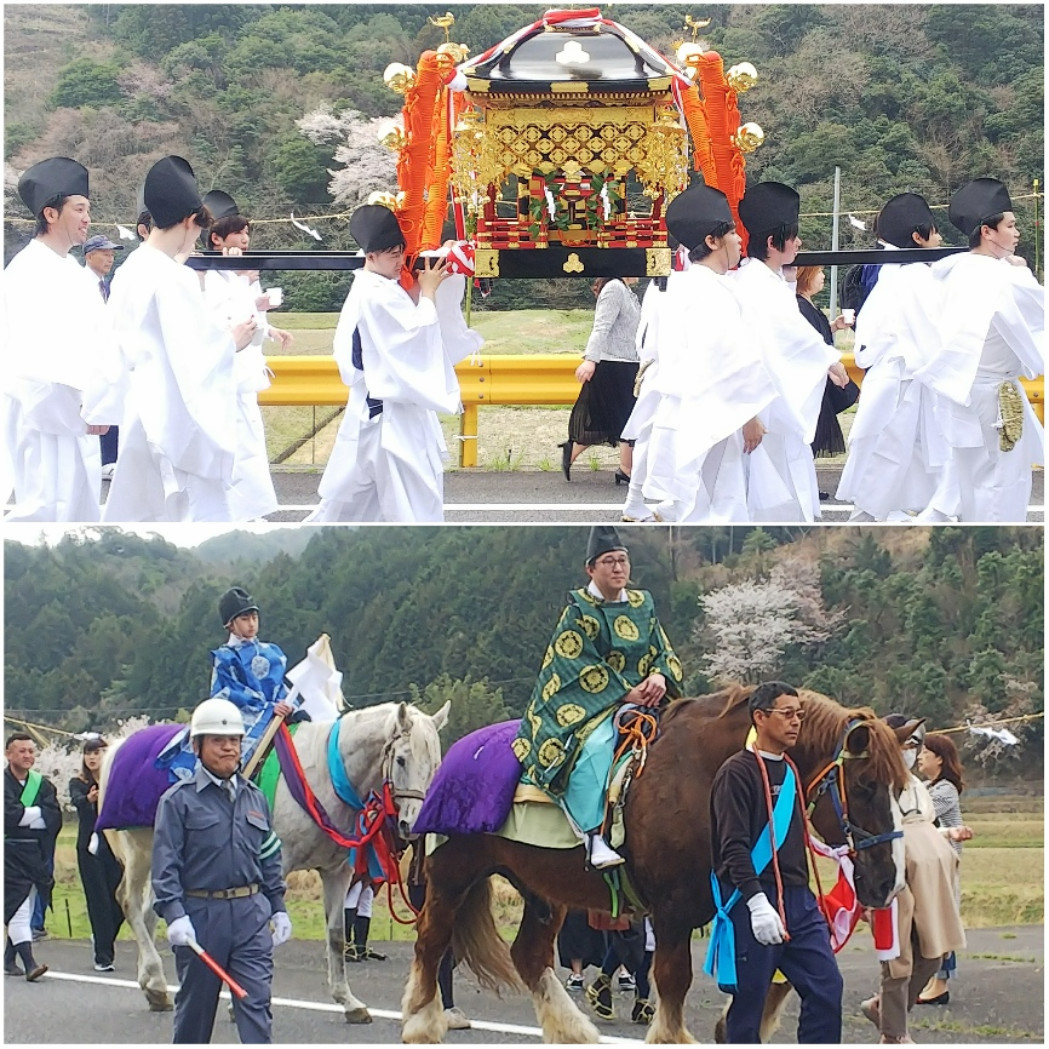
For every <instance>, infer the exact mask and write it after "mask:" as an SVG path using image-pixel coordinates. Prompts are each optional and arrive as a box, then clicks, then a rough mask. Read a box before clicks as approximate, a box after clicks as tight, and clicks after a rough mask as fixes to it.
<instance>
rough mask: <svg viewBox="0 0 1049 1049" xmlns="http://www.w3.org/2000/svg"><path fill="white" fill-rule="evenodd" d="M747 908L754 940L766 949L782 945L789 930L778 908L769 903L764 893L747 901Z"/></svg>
mask: <svg viewBox="0 0 1049 1049" xmlns="http://www.w3.org/2000/svg"><path fill="white" fill-rule="evenodd" d="M747 907H748V908H749V909H750V928H751V931H752V932H753V933H754V939H755V940H757V941H758V943H763V944H764V945H765V946H766V947H771V946H772V945H773V944H774V943H782V942H783V940H784V939H785V937H786V935H787V930H786V929H784V928H783V922H782V921H781V920H780V916H779V914H778V913H777V912H776V908H775V907H773V906H772V904H771V903H769V898H768V897H767V896H766V895H765V894H764V893H763V892H759V893H758V894H757V895H756V896H751V898H750V899H749V900H747Z"/></svg>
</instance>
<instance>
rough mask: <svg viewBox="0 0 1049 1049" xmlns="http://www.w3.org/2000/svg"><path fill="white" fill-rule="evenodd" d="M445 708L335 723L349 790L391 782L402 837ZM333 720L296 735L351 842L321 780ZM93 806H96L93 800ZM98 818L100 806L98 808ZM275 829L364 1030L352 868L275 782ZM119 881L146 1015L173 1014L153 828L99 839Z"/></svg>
mask: <svg viewBox="0 0 1049 1049" xmlns="http://www.w3.org/2000/svg"><path fill="white" fill-rule="evenodd" d="M449 705H450V704H449V703H445V705H444V706H443V707H441V709H440V710H439V711H437V713H436V714H434V715H432V716H431V715H429V714H424V713H423V712H422V711H421V710H419V709H417V708H416V707H414V706H411V705H410V704H408V703H382V704H379V705H378V706H374V707H366V708H365V709H363V710H353V711H350V712H348V713H346V714H343V715H342V717H340V718H339V720H338V722H337V725H338V733H339V741H338V746H339V755H340V758H341V760H342V765H343V768H344V769H345V770H346V775H347V777H348V778H349V781H350V783H351V784H352V785H353V787H354V789H355V790H356V792H357V795H358V797H360V798H361V799H362V800H363V799H366V798H367V797H368V794H369V793H370V792H371V791H372V790H379V791H381V789H382V785H383V782H384V781H386V780H389V782H390V783H391V793H392V795H393V799H394V802H395V804H396V805H397V808H398V832H399V834H400V836H401V837H402V838H405V839H407V837H408V835H409V832H410V830H411V827H412V825H413V824H414V822H415V820H416V817H417V816H418V814H419V809H420V807H421V806H422V800H423V797H424V796H425V794H426V790H427V788H428V787H429V785H430V781H431V780H432V779H433V775H434V772H436V770H437V766H438V765H439V764H440V761H441V743H440V740H439V739H438V736H437V733H438V732H439V731H440V730H441V729H442V728H443V727H444V725H445V724H446V722H447V720H448V708H449ZM331 729H332V723H331V722H327V723H325V722H303V723H302V724H300V725H299V727H298V730H297V731H296V734H295V749H296V751H297V752H298V755H299V760H300V762H301V764H302V769H303V772H304V773H305V775H306V779H307V781H308V783H309V785H310V787H311V788H312V790H313V792H314V794H315V795H316V796H317V799H318V800H319V801H320V803H321V805H322V806H323V807H324V809H325V811H326V812H327V813H328V815H329V816H330V817H331V821H332V823H333V824H334V825H335V826H336V827H337V828H338V829H339V830H340V832H341V833H343V834H344V835H345V836H347V837H353V836H354V831H353V818H354V813H353V810H352V809H350V808H349V807H348V806H347V805H345V804H344V803H343V802H342V801H340V800H339V798H338V796H337V795H336V793H335V790H334V788H333V786H332V781H331V775H330V773H329V772H328V758H327V745H328V735H329V732H330V731H331ZM117 750H118V745H114V746H112V747H110V748H109V752H108V753H107V754H106V758H105V761H104V763H103V766H102V769H101V775H100V792H101V794H102V795H104V793H105V791H106V790H107V789H116V785H113V786H112V787H108V779H109V771H110V768H111V767H112V763H113V758H114V756H115V754H116V752H117ZM100 800H101V799H100ZM99 808H100V810H101V804H100V806H99ZM273 829H274V831H275V832H276V833H277V836H278V837H279V838H280V839H281V842H282V844H283V848H282V854H283V873H284V875H285V876H287V875H288V874H289V873H290V872H291V871H298V870H316V871H318V872H319V873H320V876H321V882H322V884H323V886H324V914H325V918H326V919H327V929H328V937H327V956H328V984H329V986H330V988H331V994H332V997H333V998H334V999H335V1001H336V1002H338V1003H339V1004H340V1005H341V1006H342V1007H343V1009H344V1011H345V1014H346V1021H347V1022H348V1023H371V1019H372V1018H371V1014H370V1013H369V1012H368V1007H367V1006H366V1005H365V1004H364V1003H363V1002H362V1001H361V1000H360V999H359V998H357V997H356V996H355V995H354V994H353V992H352V991H351V990H350V986H349V982H348V981H347V979H346V961H345V958H344V956H343V950H344V948H345V933H344V925H343V903H344V901H345V897H346V890H347V889H348V888H349V886H350V880H351V877H352V873H353V872H352V870H351V869H350V866H349V864H348V862H347V850H346V849H345V848H343V847H341V846H339V845H336V844H335V843H334V842H333V841H332V840H331V839H330V838H328V837H327V835H326V834H325V833H324V831H323V830H321V828H319V827H318V826H316V824H315V823H314V822H313V820H312V819H311V818H310V816H309V815H308V814H307V813H306V812H304V811H303V810H302V809H301V808H300V807H299V805H298V804H297V803H296V801H295V800H294V798H293V797H292V796H291V793H290V791H289V789H288V786H287V784H286V782H285V780H284V776H283V775H282V776H281V778H280V780H279V781H278V784H277V792H276V796H275V799H274V806H273ZM104 833H105V834H106V837H107V838H108V840H109V843H110V845H111V846H112V849H113V852H114V854H115V855H116V857H117V859H118V860H119V861H120V862H121V863H122V864H123V865H124V877H123V879H122V880H121V883H120V886H119V888H118V890H117V898H118V900H119V902H120V905H121V907H122V908H123V910H124V915H125V917H126V918H127V922H128V925H129V927H130V928H131V931H132V933H133V934H134V937H135V941H136V943H137V944H138V984H139V986H140V987H141V988H142V990H143V991H144V992H145V995H146V1000H147V1001H148V1002H149V1007H150V1009H151V1010H153V1011H157V1012H160V1011H165V1010H168V1009H171V1007H172V1002H171V998H170V996H169V994H168V991H167V982H166V980H165V979H164V970H163V967H162V965H161V961H160V955H159V954H158V953H157V948H156V944H155V943H154V942H153V935H154V931H155V929H156V923H157V917H156V914H155V912H154V910H153V899H154V897H153V889H152V884H151V879H150V863H151V857H152V851H153V828H152V827H139V828H132V829H129V830H107V831H105V832H104Z"/></svg>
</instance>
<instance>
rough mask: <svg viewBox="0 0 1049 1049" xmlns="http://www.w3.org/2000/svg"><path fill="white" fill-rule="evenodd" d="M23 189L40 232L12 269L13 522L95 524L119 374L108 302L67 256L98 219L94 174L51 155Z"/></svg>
mask: <svg viewBox="0 0 1049 1049" xmlns="http://www.w3.org/2000/svg"><path fill="white" fill-rule="evenodd" d="M18 193H19V196H20V197H21V198H22V200H23V202H24V203H25V205H26V206H27V207H28V208H29V210H30V211H31V212H32V214H33V215H34V216H35V217H36V233H35V236H34V237H33V239H32V240H31V241H30V242H29V243H28V244H27V245H26V246H25V247H24V248H23V249H22V250H21V251H20V252H19V253H18V254H17V255H16V256H15V257H14V259H12V260H11V264H10V265H9V266H8V267H7V270H6V271H5V273H4V328H5V338H4V348H5V353H6V361H5V365H4V394H3V413H4V422H3V441H4V451H3V467H2V471H0V488H2V490H3V498H4V501H5V502H6V500H7V497H8V496H9V495H10V493H11V490H12V488H13V489H14V499H15V505H14V509H13V510H12V511H11V513H9V514H8V515H7V518H6V520H7V521H9V522H18V521H84V522H92V521H97V520H98V519H99V500H100V498H101V489H102V460H101V455H100V450H99V444H98V435H101V434H103V433H105V432H106V431H107V430H108V429H109V426H108V424H109V423H113V422H116V421H117V420H116V418H114V417H107V415H106V410H105V406H104V404H103V403H102V401H101V399H102V397H103V395H104V393H105V391H106V388H107V385H108V383H109V382H110V381H111V380H112V379H113V377H114V374H113V367H112V365H111V362H110V360H109V357H110V356H111V354H112V351H111V348H110V347H109V345H108V339H107V337H106V315H105V310H104V303H103V302H102V298H101V296H100V295H99V294H98V291H97V289H96V288H94V287H92V286H90V285H89V283H88V281H86V280H85V279H84V271H83V270H82V269H81V268H80V266H79V265H78V264H77V262H76V260H75V259H74V258H73V256H72V255H70V254H69V250H70V248H72V247H73V246H74V245H80V244H83V243H84V242H85V240H86V239H87V232H88V228H89V226H90V222H91V203H90V201H89V199H88V172H87V169H86V168H85V167H83V166H82V165H81V164H78V163H77V162H76V161H75V160H71V159H69V158H68V157H51V158H50V159H48V160H43V161H41V162H40V163H39V164H34V165H33V166H32V167H31V168H29V169H27V170H26V172H25V173H24V174H23V175H22V177H21V179H20V180H19V183H18Z"/></svg>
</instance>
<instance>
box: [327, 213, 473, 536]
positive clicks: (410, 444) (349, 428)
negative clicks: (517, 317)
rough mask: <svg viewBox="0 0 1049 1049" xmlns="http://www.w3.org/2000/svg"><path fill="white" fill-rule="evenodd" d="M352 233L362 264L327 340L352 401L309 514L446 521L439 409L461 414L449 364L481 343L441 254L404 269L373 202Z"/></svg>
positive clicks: (393, 227) (400, 243) (401, 247)
mask: <svg viewBox="0 0 1049 1049" xmlns="http://www.w3.org/2000/svg"><path fill="white" fill-rule="evenodd" d="M350 233H351V234H352V236H353V238H354V240H356V241H357V243H358V244H359V245H360V247H361V250H362V251H363V252H364V258H365V262H364V268H363V269H361V270H358V271H357V273H356V275H355V276H354V278H353V286H352V287H351V288H350V294H349V296H348V297H347V299H346V303H345V305H344V306H343V308H342V313H341V314H340V316H339V325H338V327H337V328H336V330H335V341H334V353H335V360H336V361H337V362H338V365H339V373H340V374H341V376H342V381H343V382H344V383H345V384H346V385H347V386H348V387H349V399H348V401H347V405H346V413H345V415H344V416H343V419H342V423H341V425H340V426H339V433H338V436H337V437H336V439H335V447H334V449H333V450H332V454H331V457H330V458H329V460H328V465H327V466H326V467H325V470H324V476H323V477H322V478H321V483H320V496H321V502H320V506H318V508H317V509H316V510H315V511H314V512H313V513H312V514H310V516H309V517H308V518H307V520H308V521H325V522H328V521H443V520H444V460H445V459H446V458H447V455H448V450H447V448H446V446H445V443H444V436H443V434H442V433H441V424H440V421H439V419H438V412H452V413H455V412H459V411H460V410H461V407H462V405H461V401H460V398H459V380H458V379H457V377H456V374H455V364H456V363H457V362H458V361H461V360H462V359H463V358H464V357H467V356H469V355H470V354H471V353H476V352H477V351H478V350H479V349H480V347H481V345H482V342H483V340H482V339H481V337H480V336H479V335H478V334H477V333H476V332H474V331H472V330H471V329H469V328H467V327H466V323H465V322H464V320H463V316H462V312H461V309H460V304H461V302H462V297H463V293H464V291H465V288H466V279H465V277H462V276H452V275H451V274H450V273H449V272H448V271H447V270H446V269H445V261H444V259H440V260H439V261H438V262H436V264H434V263H431V261H430V260H427V261H426V268H425V269H423V270H421V271H419V272H418V274H416V275H415V276H414V277H413V276H412V275H411V274H406V273H405V271H404V262H405V250H406V242H405V237H404V233H403V232H402V231H401V227H400V225H399V223H398V221H397V216H396V215H395V214H394V213H393V212H392V211H390V210H389V208H385V207H383V206H381V205H379V204H365V205H363V206H362V207H359V208H358V209H357V210H356V211H355V212H354V213H353V217H352V218H351V219H350ZM402 281H403V283H402ZM406 285H407V288H406ZM445 285H446V286H447V287H445V288H444V290H443V291H442V286H445Z"/></svg>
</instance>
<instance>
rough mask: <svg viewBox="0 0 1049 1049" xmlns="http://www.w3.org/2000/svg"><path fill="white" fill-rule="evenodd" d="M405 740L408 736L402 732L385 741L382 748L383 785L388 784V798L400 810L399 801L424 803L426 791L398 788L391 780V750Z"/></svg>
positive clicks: (392, 779)
mask: <svg viewBox="0 0 1049 1049" xmlns="http://www.w3.org/2000/svg"><path fill="white" fill-rule="evenodd" d="M407 738H409V734H408V733H407V732H402V733H401V734H400V735H399V736H395V737H394V738H393V739H390V740H387V741H386V743H384V744H383V748H382V766H381V767H382V780H383V783H388V784H389V787H390V797H392V798H393V801H394V804H395V805H396V806H397V807H398V808H400V802H401V801H424V800H425V799H426V791H424V790H414V789H412V788H410V787H403V788H402V787H398V786H397V784H396V782H395V781H394V778H393V748H394V746H395V745H396V744H397V743H398V741H399V740H401V739H407Z"/></svg>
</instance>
